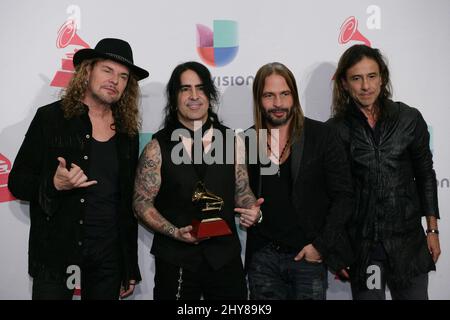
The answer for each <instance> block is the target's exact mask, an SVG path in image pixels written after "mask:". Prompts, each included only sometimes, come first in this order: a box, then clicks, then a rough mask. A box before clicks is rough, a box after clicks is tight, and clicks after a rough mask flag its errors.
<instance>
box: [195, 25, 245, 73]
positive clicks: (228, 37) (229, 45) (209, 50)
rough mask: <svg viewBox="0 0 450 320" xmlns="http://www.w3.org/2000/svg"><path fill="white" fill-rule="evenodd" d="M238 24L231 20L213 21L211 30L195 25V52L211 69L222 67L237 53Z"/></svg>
mask: <svg viewBox="0 0 450 320" xmlns="http://www.w3.org/2000/svg"><path fill="white" fill-rule="evenodd" d="M238 49H239V46H238V24H237V22H236V21H233V20H214V22H213V30H211V29H210V28H209V27H207V26H205V25H202V24H197V52H198V54H199V56H200V58H201V59H202V61H203V62H204V63H206V64H208V65H210V66H212V67H223V66H225V65H227V64H229V63H230V62H231V61H233V59H234V58H235V57H236V55H237V52H238Z"/></svg>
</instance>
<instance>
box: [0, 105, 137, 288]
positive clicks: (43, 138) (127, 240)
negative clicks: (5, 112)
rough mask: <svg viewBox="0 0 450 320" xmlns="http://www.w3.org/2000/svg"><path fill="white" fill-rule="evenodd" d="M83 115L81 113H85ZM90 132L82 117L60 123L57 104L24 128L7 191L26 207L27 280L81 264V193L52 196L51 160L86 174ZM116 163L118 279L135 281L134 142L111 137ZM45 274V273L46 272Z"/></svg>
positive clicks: (124, 137)
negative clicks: (27, 204) (62, 161)
mask: <svg viewBox="0 0 450 320" xmlns="http://www.w3.org/2000/svg"><path fill="white" fill-rule="evenodd" d="M86 109H87V107H86ZM91 136H92V126H91V122H90V120H89V116H88V114H87V112H86V113H84V114H82V115H81V116H74V117H72V118H70V119H65V118H64V116H63V111H62V109H61V104H60V102H59V101H57V102H55V103H52V104H50V105H47V106H44V107H41V108H39V109H38V111H37V113H36V115H35V117H34V119H33V121H32V122H31V124H30V127H29V128H28V132H27V133H26V136H25V140H24V141H23V143H22V146H21V147H20V150H19V153H18V154H17V157H16V159H15V161H14V165H13V168H12V170H11V173H10V175H9V181H8V187H9V189H10V190H11V192H12V194H13V195H14V196H15V197H17V198H18V199H21V200H26V201H30V220H31V227H30V240H29V252H28V255H29V265H28V270H29V273H30V275H31V276H33V277H35V276H37V275H39V274H42V273H41V272H44V271H46V272H45V274H48V273H50V274H51V275H52V276H54V277H57V278H61V277H64V275H67V274H66V269H67V267H68V266H70V265H79V264H80V263H81V259H82V253H81V249H82V245H83V240H84V238H83V230H84V229H83V219H84V198H85V194H86V192H85V189H84V188H78V189H73V190H68V191H57V190H56V189H55V187H54V184H53V176H54V174H55V171H56V167H57V166H58V161H57V157H64V158H65V159H66V162H67V165H68V166H69V165H70V163H72V162H73V163H75V164H77V165H79V166H80V167H81V168H82V169H83V171H85V172H87V170H88V168H89V158H88V157H87V156H86V155H87V154H89V146H90V140H91ZM116 136H117V139H116V142H117V154H118V163H119V188H120V199H119V200H120V202H119V208H118V213H119V220H118V224H119V239H120V246H121V253H122V259H123V260H122V261H123V268H122V269H123V270H122V272H123V274H122V279H123V282H124V283H128V280H130V279H134V280H141V275H140V272H139V267H138V256H137V221H136V219H135V218H134V215H133V211H132V206H131V203H132V193H133V185H134V175H135V169H136V165H137V157H138V149H139V146H138V136H137V135H136V136H134V137H129V136H128V135H126V134H124V133H117V134H116ZM47 271H48V272H47Z"/></svg>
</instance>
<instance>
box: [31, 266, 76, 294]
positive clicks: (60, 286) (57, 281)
mask: <svg viewBox="0 0 450 320" xmlns="http://www.w3.org/2000/svg"><path fill="white" fill-rule="evenodd" d="M66 281H67V277H54V275H52V274H49V272H46V271H41V272H40V274H39V275H38V276H36V277H34V278H33V289H32V293H31V299H33V300H71V299H72V296H73V291H74V290H73V289H72V290H70V289H68V287H67V284H66Z"/></svg>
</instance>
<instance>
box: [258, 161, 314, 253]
mask: <svg viewBox="0 0 450 320" xmlns="http://www.w3.org/2000/svg"><path fill="white" fill-rule="evenodd" d="M261 187H262V188H261V190H262V193H261V197H263V198H264V203H263V204H262V207H261V210H262V212H263V214H264V219H263V221H262V223H261V224H260V225H258V227H257V228H258V232H257V233H256V234H257V239H258V240H257V242H258V245H257V246H258V247H259V248H261V247H263V246H264V245H265V244H268V243H269V242H274V243H275V244H277V245H281V246H283V247H286V248H289V249H292V250H293V251H296V250H298V251H300V250H301V249H302V248H303V247H304V246H305V245H306V239H305V236H304V232H303V230H302V229H301V226H299V223H298V217H297V214H296V212H295V208H294V206H293V204H292V198H291V194H292V182H291V157H290V156H289V158H288V159H287V160H286V161H285V162H284V163H282V164H281V165H280V176H278V174H274V175H263V176H262V186H261Z"/></svg>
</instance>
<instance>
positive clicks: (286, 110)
mask: <svg viewBox="0 0 450 320" xmlns="http://www.w3.org/2000/svg"><path fill="white" fill-rule="evenodd" d="M268 111H269V113H275V112H286V113H288V112H289V109H288V108H273V109H270V110H268Z"/></svg>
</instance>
